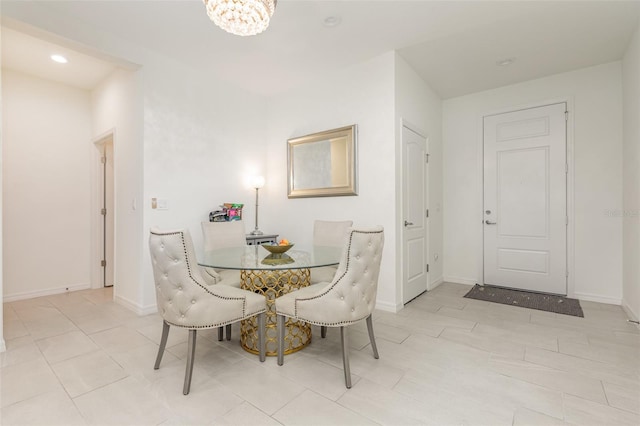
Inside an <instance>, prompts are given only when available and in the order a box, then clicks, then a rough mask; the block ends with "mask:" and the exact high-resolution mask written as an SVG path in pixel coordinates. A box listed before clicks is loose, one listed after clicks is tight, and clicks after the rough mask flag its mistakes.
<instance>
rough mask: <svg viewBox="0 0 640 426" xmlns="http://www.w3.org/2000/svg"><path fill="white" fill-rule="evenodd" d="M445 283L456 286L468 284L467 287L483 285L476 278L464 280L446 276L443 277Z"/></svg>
mask: <svg viewBox="0 0 640 426" xmlns="http://www.w3.org/2000/svg"><path fill="white" fill-rule="evenodd" d="M443 280H444V282H446V283H455V284H466V285H476V284H482V283H480V282H479V281H478V280H476V279H475V278H462V277H452V276H450V275H449V276H447V275H445V276H444V277H443Z"/></svg>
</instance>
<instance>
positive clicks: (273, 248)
mask: <svg viewBox="0 0 640 426" xmlns="http://www.w3.org/2000/svg"><path fill="white" fill-rule="evenodd" d="M262 247H264V248H265V250H267V251H268V252H269V253H274V254H281V253H284V252H286V251H287V250H289V249H290V248H291V247H293V244H287V245H286V246H281V245H270V244H263V245H262Z"/></svg>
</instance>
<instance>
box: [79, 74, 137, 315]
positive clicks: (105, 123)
mask: <svg viewBox="0 0 640 426" xmlns="http://www.w3.org/2000/svg"><path fill="white" fill-rule="evenodd" d="M141 79H142V72H141V71H137V72H133V71H127V70H117V71H115V72H114V73H113V74H112V75H110V76H109V77H108V78H106V79H105V80H104V81H103V82H101V83H100V84H99V85H98V86H97V87H96V88H94V90H93V91H92V92H91V102H92V133H91V136H92V139H91V140H90V141H89V142H88V143H89V145H91V146H90V151H91V159H92V160H91V164H92V166H93V169H92V171H93V173H92V177H93V179H92V187H93V189H94V190H93V191H92V195H93V198H92V207H93V208H92V210H91V211H92V212H93V213H92V216H91V218H92V230H93V232H94V234H93V241H94V244H93V246H92V259H93V261H94V263H93V264H94V265H95V266H96V268H93V273H94V280H93V281H94V285H95V284H96V282H99V280H96V277H95V274H96V272H98V274H99V275H100V271H101V270H102V269H101V268H99V267H97V266H98V263H97V260H98V258H101V257H100V256H99V255H98V254H99V253H101V250H102V249H101V247H97V245H99V242H100V241H101V239H100V237H99V235H97V232H96V231H98V230H101V229H102V226H101V224H102V217H101V216H100V214H99V211H100V207H101V202H100V200H98V199H97V195H98V194H100V189H99V188H98V184H99V182H101V180H100V179H99V178H98V173H100V171H101V167H100V165H99V158H100V151H99V150H98V149H97V148H96V146H95V145H94V144H93V141H95V140H96V138H98V137H100V136H102V135H104V134H105V133H107V132H113V135H114V137H113V151H114V212H111V213H112V214H113V213H115V219H116V220H115V229H114V243H115V245H114V251H115V256H114V266H115V269H114V283H115V285H114V297H115V298H116V300H118V301H119V302H120V303H123V304H125V305H127V306H129V307H132V308H134V310H138V306H139V305H140V299H141V297H142V291H141V289H140V283H141V282H142V270H143V265H142V257H143V256H142V239H143V236H142V206H141V204H142V173H143V172H142V167H141V164H142V158H143V152H142V138H143V123H142V120H143V101H142V94H141V86H142V83H141ZM100 276H101V275H100ZM100 284H101V283H100Z"/></svg>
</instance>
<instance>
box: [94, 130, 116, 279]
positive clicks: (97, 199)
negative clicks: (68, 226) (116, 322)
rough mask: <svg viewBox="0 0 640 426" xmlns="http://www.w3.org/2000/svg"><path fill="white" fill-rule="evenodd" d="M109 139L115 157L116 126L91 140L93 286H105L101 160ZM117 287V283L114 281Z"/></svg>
mask: <svg viewBox="0 0 640 426" xmlns="http://www.w3.org/2000/svg"><path fill="white" fill-rule="evenodd" d="M107 141H111V143H112V144H113V153H114V154H113V155H114V157H115V152H116V130H115V128H111V129H109V130H107V131H106V132H103V133H101V134H100V135H99V136H96V137H95V138H93V139H92V140H91V143H92V145H93V148H94V149H92V150H91V158H90V161H91V211H90V212H89V214H90V218H91V219H90V220H91V222H90V223H91V256H90V258H91V265H90V269H89V270H90V273H91V288H93V289H96V288H103V268H102V266H101V264H100V261H101V260H102V258H103V257H102V256H103V244H104V241H103V240H104V235H103V233H104V232H103V229H104V228H103V217H102V215H101V214H100V209H101V208H102V193H103V191H104V182H103V170H102V164H101V162H100V158H101V157H102V147H103V146H104V145H105V143H106V142H107ZM116 173H117V172H116V169H115V168H114V170H113V190H114V197H113V215H114V216H113V222H114V235H113V247H114V253H113V275H114V281H115V276H116V268H117V265H116V261H115V259H116V256H115V247H116V232H115V229H116V227H117V220H118V217H117V215H116V211H117V208H116V197H115V191H116V180H117V175H116ZM114 288H115V283H114Z"/></svg>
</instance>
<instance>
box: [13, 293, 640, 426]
mask: <svg viewBox="0 0 640 426" xmlns="http://www.w3.org/2000/svg"><path fill="white" fill-rule="evenodd" d="M469 289H470V287H468V286H463V285H458V284H449V283H445V284H443V285H441V286H440V287H438V288H437V289H435V290H433V291H431V292H429V293H428V294H425V295H423V296H421V297H420V298H418V299H416V300H414V301H413V302H411V303H410V304H409V305H407V307H406V308H405V309H404V310H402V311H401V312H399V313H398V314H391V313H387V312H378V311H376V313H375V314H374V328H375V332H376V336H377V342H378V348H379V351H380V359H379V360H375V359H373V356H372V354H371V348H370V346H369V340H368V336H367V333H366V326H365V325H364V324H360V325H357V326H354V327H353V329H352V332H351V346H352V348H351V368H352V373H353V382H354V384H353V388H352V389H351V390H347V389H346V388H345V387H344V379H343V372H342V358H341V355H340V344H339V332H337V330H331V329H330V330H329V335H328V337H327V338H326V339H320V338H319V330H318V329H317V328H314V340H313V343H312V344H311V345H310V346H309V347H307V348H305V349H304V350H303V351H301V352H298V353H296V354H292V355H288V356H287V357H285V365H284V366H282V367H279V366H278V365H277V364H276V360H275V358H271V357H269V358H267V361H266V362H265V363H263V364H261V363H260V362H258V359H257V356H254V355H251V354H249V353H247V352H245V351H243V350H242V349H241V348H240V346H239V343H238V336H239V331H238V328H237V327H234V330H233V335H234V338H233V340H232V341H231V342H226V341H225V342H218V341H217V334H216V331H215V330H210V331H203V332H199V334H198V338H199V339H198V345H197V351H196V352H197V354H196V363H195V368H194V378H193V382H192V385H191V393H190V394H189V395H188V396H183V395H182V382H183V378H184V367H185V355H186V340H187V333H186V332H185V331H181V330H178V329H176V328H172V329H171V332H170V335H169V336H170V337H169V343H168V345H167V347H168V352H167V353H166V354H165V355H164V358H163V361H162V365H161V367H160V369H159V370H153V363H154V360H155V356H156V352H157V348H158V342H159V340H160V333H161V328H162V320H161V319H160V317H159V316H158V315H150V316H146V317H137V316H136V315H134V314H133V313H131V312H130V311H128V310H127V309H125V308H123V307H121V306H119V305H117V304H115V303H113V302H112V301H111V300H112V292H111V290H110V289H103V290H86V291H80V292H75V293H69V294H63V295H57V296H50V297H42V298H37V299H31V300H25V301H20V302H14V303H7V304H5V305H4V315H5V317H4V325H5V330H4V336H5V339H6V341H7V352H5V353H3V354H0V362H1V363H0V386H1V410H2V415H1V418H0V423H1V424H3V425H18V424H29V425H55V424H58V425H75V424H97V425H111V424H112V425H147V424H148V425H187V424H195V425H208V424H212V425H278V424H283V425H311V424H313V425H368V424H384V425H423V424H424V425H460V424H467V425H492V426H493V425H561V424H572V425H627V424H629V425H639V424H640V331H639V329H638V327H636V326H634V325H631V324H629V323H627V322H626V317H625V315H624V313H623V311H622V309H621V308H620V307H617V306H611V305H602V304H597V303H590V302H582V306H583V309H584V312H585V318H576V317H569V316H563V315H557V314H551V313H546V312H541V311H534V310H528V309H524V308H519V307H511V306H504V305H497V304H493V303H488V302H481V301H476V300H469V299H465V298H463V297H462V296H463V295H464V294H465V293H466V292H467V291H468V290H469Z"/></svg>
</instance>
